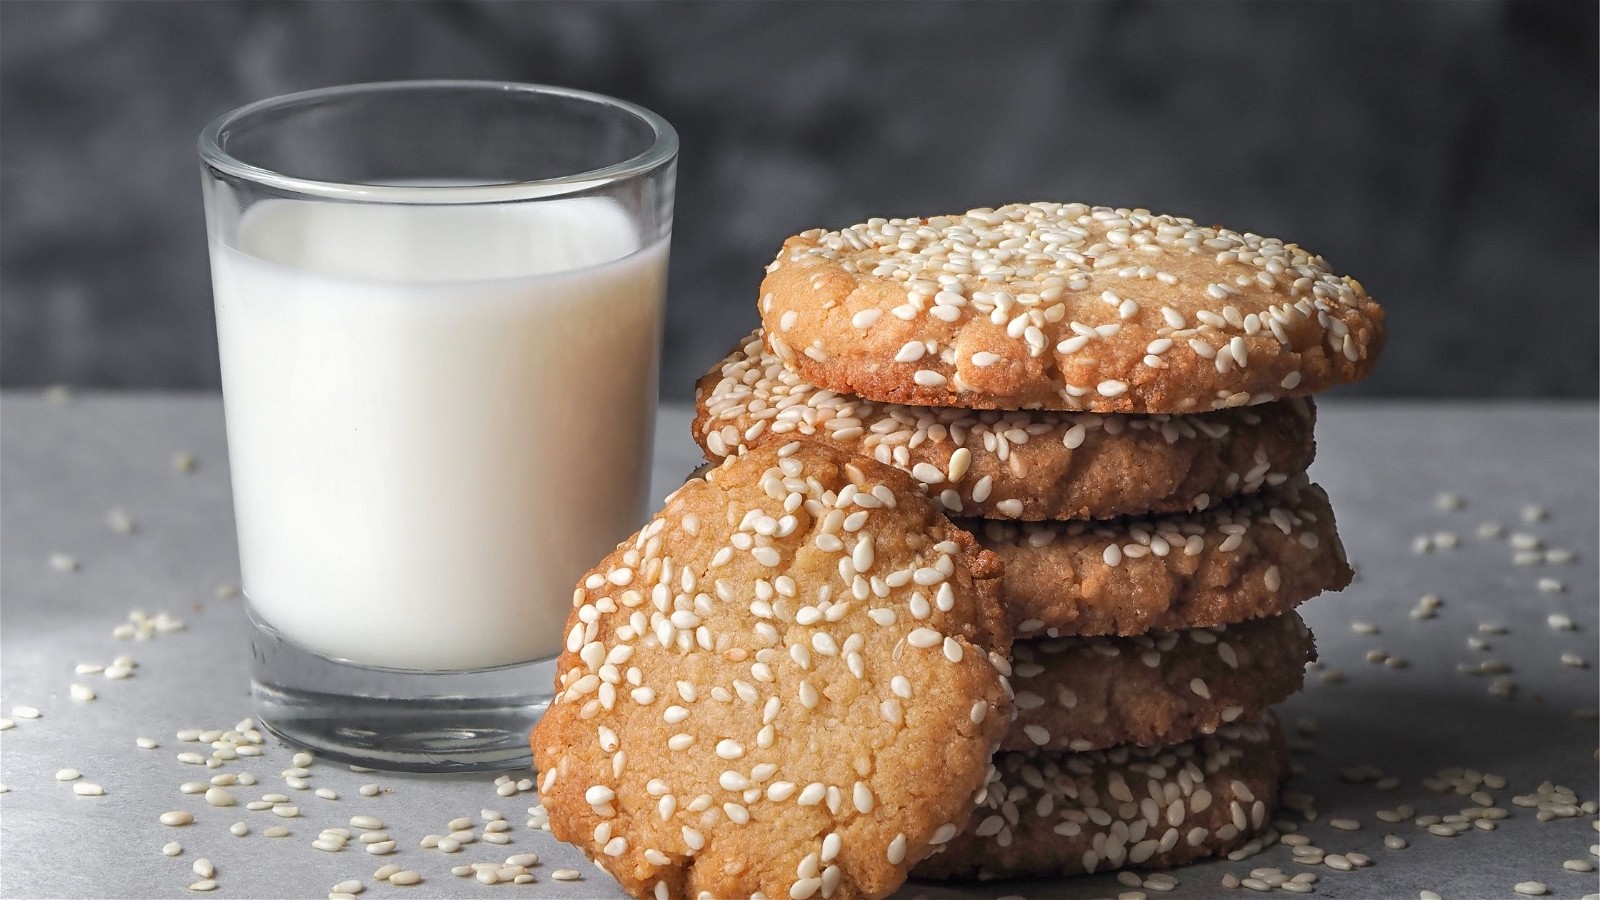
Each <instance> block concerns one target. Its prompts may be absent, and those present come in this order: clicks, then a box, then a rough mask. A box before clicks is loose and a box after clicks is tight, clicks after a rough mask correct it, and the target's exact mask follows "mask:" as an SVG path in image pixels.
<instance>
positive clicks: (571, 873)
mask: <svg viewBox="0 0 1600 900" xmlns="http://www.w3.org/2000/svg"><path fill="white" fill-rule="evenodd" d="M550 877H551V878H554V879H555V880H556V881H578V880H580V879H582V878H583V873H582V872H579V871H578V870H576V869H557V870H555V871H554V872H551V873H550Z"/></svg>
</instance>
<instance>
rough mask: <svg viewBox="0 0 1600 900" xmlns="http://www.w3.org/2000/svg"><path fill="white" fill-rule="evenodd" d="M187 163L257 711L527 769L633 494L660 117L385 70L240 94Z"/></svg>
mask: <svg viewBox="0 0 1600 900" xmlns="http://www.w3.org/2000/svg"><path fill="white" fill-rule="evenodd" d="M200 156H201V162H202V167H201V168H202V180H203V187H204V191H205V204H206V222H207V226H208V232H209V237H210V249H211V273H212V286H213V293H214V295H215V299H216V315H217V337H218V343H219V345H220V350H221V362H222V387H223V396H224V401H225V406H226V410H227V412H226V415H227V430H228V455H229V463H230V467H231V473H232V479H233V500H234V512H235V517H236V520H237V526H238V538H239V560H240V566H241V569H242V575H243V587H244V593H245V595H246V597H247V598H248V611H249V619H250V622H251V625H252V626H253V631H252V640H253V648H252V650H253V652H252V657H253V670H252V687H253V691H254V696H255V702H256V707H257V712H258V715H259V718H260V720H261V721H262V722H263V723H264V724H265V725H266V726H267V727H268V728H270V729H272V730H273V731H274V732H276V733H278V734H279V735H280V736H282V737H284V738H285V739H287V740H289V741H291V742H292V743H295V744H300V745H305V746H308V747H312V748H315V749H317V750H320V751H322V752H323V753H324V754H326V755H328V756H332V757H337V758H342V759H346V760H348V761H354V762H363V763H366V764H368V765H372V766H378V767H384V768H391V769H407V770H415V771H437V770H448V769H486V768H509V767H515V766H522V765H526V764H527V763H528V760H529V759H530V757H529V753H528V729H529V728H530V727H531V726H532V724H533V722H534V721H535V720H536V719H537V717H538V715H539V714H540V713H541V712H542V711H543V709H544V706H545V704H546V703H547V702H548V699H549V696H550V693H551V688H552V684H553V680H554V679H553V668H554V667H553V659H554V657H555V656H556V655H558V654H559V653H560V652H561V650H562V646H563V642H564V638H565V633H566V629H565V623H566V619H567V615H568V613H569V612H570V611H571V608H572V597H573V590H574V587H575V585H576V583H577V581H578V578H579V576H580V575H581V574H582V573H583V572H584V571H586V570H587V569H588V568H589V567H590V566H591V565H593V564H594V563H595V562H597V561H599V560H600V558H601V557H603V556H605V555H606V554H607V553H609V552H610V551H611V549H612V548H613V547H614V546H615V545H616V544H617V542H618V541H620V540H622V539H623V538H625V537H627V536H628V534H629V533H630V532H631V531H632V530H633V529H635V528H636V527H637V526H638V525H639V524H640V522H641V521H642V519H643V516H644V513H645V505H646V501H647V499H648V498H647V496H646V494H647V491H648V482H649V469H650V459H649V455H650V448H651V437H652V428H653V425H654V416H655V402H656V367H657V360H658V355H659V344H660V330H661V313H662V304H663V297H664V293H665V287H666V274H667V248H668V242H669V238H670V235H671V230H672V208H673V177H674V171H675V161H676V156H677V136H676V134H675V133H674V131H673V130H672V127H671V126H670V125H668V124H667V123H666V122H665V121H664V120H662V119H661V118H660V117H659V116H657V115H655V114H653V113H651V112H649V111H648V110H645V109H642V108H640V107H638V106H634V105H632V104H629V103H624V102H622V101H620V100H614V99H612V98H610V97H603V96H600V95H597V94H589V93H584V92H581V91H572V90H565V89H561V88H552V87H543V86H536V85H524V84H505V83H498V82H475V81H416V82H394V83H385V84H366V85H353V86H348V87H335V88H327V89H323V90H316V91H308V92H305V93H300V94H292V95H289V96H285V97H277V98H274V99H270V100H264V101H261V102H259V103H254V104H251V105H249V106H245V107H242V108H240V109H237V110H234V111H233V112H230V113H228V114H226V115H224V116H222V117H221V118H219V119H217V120H216V121H214V122H212V123H211V124H210V125H209V126H207V128H206V129H205V131H204V132H203V133H202V134H201V136H200Z"/></svg>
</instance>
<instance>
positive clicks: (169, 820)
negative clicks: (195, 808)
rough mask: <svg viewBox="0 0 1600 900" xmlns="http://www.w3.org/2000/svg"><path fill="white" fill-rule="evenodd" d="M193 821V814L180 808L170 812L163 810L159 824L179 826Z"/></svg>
mask: <svg viewBox="0 0 1600 900" xmlns="http://www.w3.org/2000/svg"><path fill="white" fill-rule="evenodd" d="M193 822H194V816H193V815H192V814H190V813H186V812H184V811H182V810H173V811H171V812H164V813H162V814H161V824H163V825H171V826H173V827H179V826H183V825H189V824H191V823H193Z"/></svg>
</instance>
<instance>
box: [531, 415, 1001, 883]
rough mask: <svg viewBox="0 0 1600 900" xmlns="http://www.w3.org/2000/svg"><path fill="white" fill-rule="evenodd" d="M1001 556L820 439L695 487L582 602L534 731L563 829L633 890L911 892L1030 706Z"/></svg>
mask: <svg viewBox="0 0 1600 900" xmlns="http://www.w3.org/2000/svg"><path fill="white" fill-rule="evenodd" d="M998 569H999V567H998V563H997V561H996V560H995V558H994V557H993V555H992V554H989V553H986V552H984V551H983V550H981V549H980V548H978V546H977V545H976V543H975V541H974V540H973V539H972V537H971V535H969V534H967V533H966V532H964V531H962V530H960V529H959V528H957V527H955V526H954V525H952V524H951V523H950V521H949V520H947V519H946V518H945V517H944V515H943V514H942V513H940V512H939V510H938V507H937V505H936V504H934V503H933V502H932V501H931V500H929V499H928V498H926V497H925V496H923V494H922V492H921V491H920V490H918V489H917V488H916V487H915V485H914V483H913V482H912V481H911V479H910V477H909V476H907V475H906V474H905V473H903V472H901V471H899V470H898V469H894V468H892V467H889V466H885V465H882V464H880V463H877V462H874V461H873V460H870V459H863V458H860V457H851V456H849V455H848V454H846V453H843V452H842V451H840V450H838V449H836V448H832V447H828V446H826V445H824V444H821V443H817V442H811V441H792V442H790V443H788V444H784V445H782V446H780V445H779V444H778V443H777V442H773V443H769V444H766V445H762V446H757V447H755V448H752V449H751V450H750V451H749V452H748V453H746V454H744V455H743V456H738V457H731V458H729V459H728V460H726V461H725V462H723V464H722V465H720V466H718V467H716V468H713V469H710V470H709V471H707V472H705V473H704V474H703V475H702V476H700V477H697V478H693V479H691V480H690V481H688V482H687V483H686V484H685V485H684V486H683V487H681V488H680V489H678V490H677V491H676V492H674V493H673V494H672V495H671V496H670V497H669V498H668V499H667V503H666V507H665V508H664V509H663V510H662V511H661V512H659V513H657V514H656V516H655V517H654V518H653V519H652V520H651V521H650V522H649V523H648V524H647V525H646V526H645V527H644V528H643V529H641V530H640V531H639V533H638V534H636V535H634V536H633V537H632V538H630V539H629V540H627V541H625V542H623V543H622V544H621V545H619V546H618V547H617V549H616V551H615V552H613V553H612V554H611V555H610V556H608V557H607V558H606V559H605V560H604V561H602V562H601V563H600V564H599V565H598V566H596V567H595V568H594V569H593V570H591V571H590V572H589V574H588V575H587V576H585V578H584V579H583V581H582V582H581V583H580V585H579V587H578V589H577V591H576V592H575V593H574V596H573V606H574V609H573V612H572V614H571V617H570V619H569V620H568V628H569V633H568V637H567V642H566V650H565V652H564V653H563V654H562V655H561V657H560V659H559V661H558V664H557V682H556V688H557V694H556V696H555V698H554V700H553V701H552V702H551V705H550V708H549V709H548V710H547V711H546V713H545V715H544V718H543V720H542V721H541V722H540V723H539V725H538V726H537V727H536V728H535V729H534V731H533V733H532V735H531V738H530V741H531V744H532V747H533V752H534V762H535V765H536V768H537V769H538V770H539V773H540V775H539V791H540V796H541V799H542V801H543V803H544V806H545V808H546V809H548V810H549V812H550V828H551V830H552V831H553V832H554V833H555V835H556V837H558V838H560V839H561V840H564V841H568V842H571V843H574V844H577V845H578V846H579V847H581V848H582V849H583V850H584V851H585V853H587V854H588V855H589V856H590V857H591V858H593V859H594V860H595V861H596V862H598V863H599V864H600V865H601V866H602V867H603V868H605V869H606V871H608V872H610V873H611V874H612V875H613V876H615V877H616V879H617V880H618V881H619V882H621V884H622V886H623V888H624V889H625V890H627V891H628V892H629V893H630V894H633V895H634V896H641V897H643V896H657V897H669V896H670V897H752V896H767V897H772V898H783V897H791V898H800V900H804V898H810V897H818V898H824V897H826V898H844V897H884V896H886V895H888V894H889V893H891V892H893V891H894V889H895V888H896V887H898V886H899V885H900V884H901V883H902V882H903V881H904V879H905V876H906V873H907V871H908V870H909V869H910V867H911V866H913V865H915V864H916V863H917V862H918V861H919V860H921V859H922V858H923V857H925V856H927V855H928V854H929V853H930V852H932V851H933V850H934V849H935V848H936V847H938V846H940V845H941V844H943V843H944V842H946V841H948V840H950V839H951V838H952V837H953V836H954V835H955V834H956V833H957V832H958V830H959V829H960V828H961V827H962V825H963V824H964V823H965V822H966V819H967V817H968V815H969V813H970V812H971V809H972V806H973V804H974V802H975V797H976V795H977V794H978V792H980V791H981V790H982V786H983V784H984V783H985V780H986V778H987V777H988V774H989V772H990V771H991V770H990V758H991V755H992V753H993V751H994V749H995V747H996V746H997V745H998V743H999V741H1000V737H1001V735H1002V733H1003V732H1004V731H1005V728H1006V724H1007V722H1008V721H1009V719H1010V711H1011V704H1010V699H1009V687H1008V685H1007V684H1006V680H1005V675H1006V673H1008V672H1009V664H1008V662H1007V654H1008V652H1009V649H1010V634H1009V628H1008V625H1007V623H1006V620H1005V616H1004V612H1003V610H1002V609H1001V608H1000V606H999V603H998V600H997V596H996V594H997V589H996V576H997V575H998ZM930 772H937V773H938V777H934V778H930V777H929V773H930Z"/></svg>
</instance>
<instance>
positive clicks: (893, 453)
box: [692, 331, 1316, 521]
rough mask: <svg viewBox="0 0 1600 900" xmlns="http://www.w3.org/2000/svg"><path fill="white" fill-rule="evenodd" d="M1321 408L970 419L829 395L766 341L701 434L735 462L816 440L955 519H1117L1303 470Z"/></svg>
mask: <svg viewBox="0 0 1600 900" xmlns="http://www.w3.org/2000/svg"><path fill="white" fill-rule="evenodd" d="M1315 424H1316V411H1315V408H1314V407H1313V406H1312V404H1311V401H1310V400H1309V399H1293V400H1285V401H1280V402H1275V403H1265V404H1261V405H1259V406H1251V407H1243V408H1240V409H1226V410H1218V411H1215V412H1206V413H1198V414H1195V415H1188V416H1167V415H1100V414H1098V413H1074V412H1058V411H1049V410H963V409H954V408H950V407H938V406H904V405H901V404H895V403H876V402H873V401H871V400H864V399H862V398H860V397H855V396H851V395H849V394H840V393H838V392H835V391H830V390H826V389H823V388H818V387H815V386H813V385H811V384H808V383H806V382H805V381H803V380H801V378H800V376H798V375H795V374H794V373H793V372H790V371H789V370H788V369H786V368H785V367H784V366H783V364H782V362H780V361H779V360H778V358H777V357H776V356H774V355H772V353H771V352H770V351H768V350H767V349H766V347H765V345H764V344H763V343H762V341H761V333H760V332H759V331H757V332H756V333H754V334H751V335H750V336H748V337H747V338H746V339H745V340H744V341H743V342H741V345H740V346H739V347H738V348H737V349H735V350H734V352H733V353H731V354H730V355H729V356H728V357H727V358H726V359H724V360H723V361H722V362H720V363H718V364H717V365H716V366H714V367H713V368H712V370H711V371H710V372H708V373H706V374H705V375H704V376H703V377H702V378H701V379H700V381H699V383H698V384H697V385H696V387H695V420H694V425H693V426H692V432H693V434H694V438H695V440H696V441H697V442H699V444H700V446H701V448H702V449H703V450H705V452H706V455H707V457H708V458H711V459H721V458H723V457H725V456H728V455H729V454H731V453H737V452H738V451H739V449H740V448H742V447H744V446H747V445H748V444H750V443H754V442H756V441H759V440H763V439H765V438H767V437H768V436H770V435H807V436H815V437H818V438H822V439H825V440H827V441H829V442H830V443H833V444H836V445H837V446H839V447H842V448H844V449H846V450H850V451H852V452H855V453H859V454H861V455H863V456H871V457H873V458H874V459H876V460H878V461H879V462H882V463H887V464H889V465H893V466H895V467H897V468H899V469H902V470H904V471H906V472H909V473H910V474H911V476H912V477H913V478H915V479H917V481H919V482H921V483H922V484H923V485H924V487H925V488H926V490H927V491H928V495H929V496H931V497H934V498H936V499H938V500H939V502H940V503H941V504H942V505H943V506H944V508H945V511H946V512H947V513H949V514H950V515H964V516H977V517H981V518H989V519H1022V520H1030V521H1036V520H1041V519H1106V518H1112V517H1115V516H1128V515H1144V514H1147V513H1170V512H1181V511H1185V510H1191V509H1197V508H1203V507H1206V506H1209V505H1212V504H1214V503H1216V502H1218V501H1220V500H1224V499H1226V498H1228V497H1232V496H1235V495H1238V494H1250V493H1254V492H1256V491H1258V490H1260V489H1261V488H1262V487H1263V486H1267V485H1274V484H1280V483H1282V482H1283V481H1285V480H1287V479H1288V478H1290V477H1292V476H1294V475H1297V474H1300V473H1302V472H1304V471H1305V470H1306V467H1307V466H1309V465H1310V464H1311V460H1312V457H1313V456H1314V455H1315V452H1316V443H1315V441H1314V439H1313V437H1312V432H1313V429H1314V427H1315Z"/></svg>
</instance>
